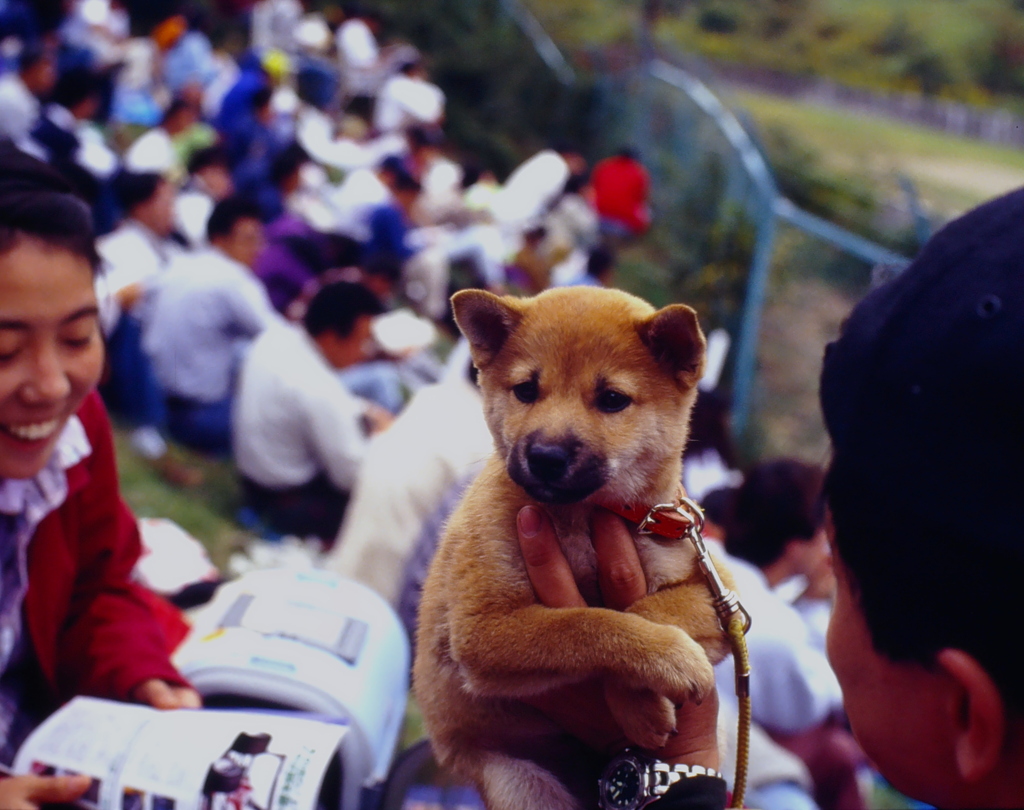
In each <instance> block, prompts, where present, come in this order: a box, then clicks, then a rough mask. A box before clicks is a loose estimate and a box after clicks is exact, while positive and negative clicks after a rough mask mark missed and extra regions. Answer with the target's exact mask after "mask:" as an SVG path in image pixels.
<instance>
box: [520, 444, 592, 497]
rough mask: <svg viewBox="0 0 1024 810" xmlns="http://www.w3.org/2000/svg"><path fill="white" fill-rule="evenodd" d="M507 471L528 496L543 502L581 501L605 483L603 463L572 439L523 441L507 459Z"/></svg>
mask: <svg viewBox="0 0 1024 810" xmlns="http://www.w3.org/2000/svg"><path fill="white" fill-rule="evenodd" d="M508 472H509V475H510V476H511V477H512V480H513V481H515V482H516V483H517V484H519V486H521V487H522V488H523V489H525V490H526V491H527V492H528V493H529V494H530V496H531V497H533V498H535V499H537V500H538V501H543V502H546V503H574V502H576V501H580V500H583V499H584V498H586V497H587V496H588V495H590V494H591V493H592V492H595V491H596V490H598V489H599V488H600V487H601V486H603V485H604V483H605V480H606V474H605V464H604V460H603V459H602V458H600V457H599V456H597V455H595V454H593V453H590V452H588V451H587V449H586V447H585V446H584V445H583V443H582V442H580V441H579V440H578V439H576V438H575V437H568V438H565V439H563V440H561V441H550V440H547V441H546V440H544V439H541V438H539V437H537V436H532V437H529V438H527V439H526V440H525V441H523V442H522V443H521V444H520V445H519V446H518V447H517V448H516V450H515V452H513V453H512V456H511V458H509V460H508Z"/></svg>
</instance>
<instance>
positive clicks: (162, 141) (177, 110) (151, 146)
mask: <svg viewBox="0 0 1024 810" xmlns="http://www.w3.org/2000/svg"><path fill="white" fill-rule="evenodd" d="M198 120H199V110H198V109H197V108H196V106H195V104H193V103H191V102H189V101H187V100H186V99H183V98H176V99H174V100H173V101H171V104H170V106H168V108H167V110H166V111H165V112H164V115H163V119H162V120H161V122H160V126H158V127H153V129H151V130H149V131H148V132H146V133H145V134H144V135H142V136H141V137H139V139H138V140H136V141H135V142H134V143H133V144H132V145H131V146H130V147H129V148H128V151H127V152H126V153H125V156H124V165H125V168H127V169H128V170H130V171H133V172H156V173H157V174H162V175H165V176H170V177H173V178H175V179H176V180H179V181H180V179H181V176H182V175H183V174H184V173H185V172H184V167H183V166H182V165H181V161H180V159H179V158H178V153H177V151H176V150H175V148H174V138H175V137H176V136H178V135H180V134H181V133H183V132H185V131H187V130H188V129H190V128H191V127H192V126H193V125H195V123H196V122H197V121H198Z"/></svg>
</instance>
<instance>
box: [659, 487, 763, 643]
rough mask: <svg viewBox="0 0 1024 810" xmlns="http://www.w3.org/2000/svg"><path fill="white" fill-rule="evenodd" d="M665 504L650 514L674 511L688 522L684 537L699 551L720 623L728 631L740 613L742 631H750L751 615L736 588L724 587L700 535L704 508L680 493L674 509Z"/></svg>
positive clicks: (702, 570)
mask: <svg viewBox="0 0 1024 810" xmlns="http://www.w3.org/2000/svg"><path fill="white" fill-rule="evenodd" d="M662 506H664V504H659V505H658V506H655V507H654V508H653V509H651V513H654V512H657V511H661V512H664V511H672V513H673V514H676V515H679V516H680V517H682V518H683V519H684V520H685V521H686V522H687V523H688V524H689V527H688V528H687V529H686V532H685V534H684V535H683V537H686V538H687V539H688V540H689V541H690V543H691V544H692V545H693V548H694V550H695V551H696V552H697V565H698V566H699V567H700V570H701V573H703V574H704V578H705V579H706V580H707V581H708V587H709V588H710V589H711V595H712V597H713V604H714V606H715V612H716V613H717V614H718V621H719V622H720V623H721V625H722V629H723V630H725V631H727V632H728V629H729V622H730V620H731V619H732V617H733V616H735V615H736V614H739V615H740V616H741V618H742V619H743V633H744V634H746V633H747V632H748V631H749V630H750V614H749V613H747V610H746V608H744V607H743V604H742V603H741V602H740V598H739V596H738V595H737V594H736V591H734V590H732V589H731V588H727V587H726V586H725V583H724V582H723V581H722V576H721V575H720V574H719V573H718V569H717V568H716V567H715V561H714V560H713V559H712V558H711V553H710V552H709V551H708V547H707V544H706V543H705V542H704V536H703V534H701V532H702V531H703V530H704V510H703V509H701V508H700V506H699V505H698V504H697V503H696V502H695V501H692V500H690V499H689V498H687V497H686V496H680V498H679V500H677V501H676V503H674V504H669V506H670V507H671V510H665V509H662V508H661V507H662ZM649 514H650V513H649ZM645 519H646V518H645Z"/></svg>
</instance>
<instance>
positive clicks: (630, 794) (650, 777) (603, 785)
mask: <svg viewBox="0 0 1024 810" xmlns="http://www.w3.org/2000/svg"><path fill="white" fill-rule="evenodd" d="M694 776H711V777H714V778H716V779H721V778H722V775H721V774H720V773H719V772H718V771H716V770H715V769H714V768H705V767H704V766H703V765H669V764H668V763H667V762H662V761H661V760H660V759H655V758H654V757H651V756H648V755H647V754H645V753H643V752H642V751H638V750H636V749H635V748H627V749H626V750H625V751H623V752H622V753H621V754H619V755H618V756H616V757H615V758H614V759H613V760H612V761H611V762H609V763H608V766H607V767H606V768H605V769H604V773H602V774H601V779H600V781H598V783H597V787H598V791H599V792H600V794H601V795H600V805H601V810H640V808H641V807H646V806H647V805H649V804H650V803H651V802H655V801H657V800H658V799H660V798H661V797H662V796H664V795H665V793H666V792H667V791H668V789H669V788H670V787H671V786H672V785H674V784H676V782H680V781H682V780H683V779H689V778H692V777H694Z"/></svg>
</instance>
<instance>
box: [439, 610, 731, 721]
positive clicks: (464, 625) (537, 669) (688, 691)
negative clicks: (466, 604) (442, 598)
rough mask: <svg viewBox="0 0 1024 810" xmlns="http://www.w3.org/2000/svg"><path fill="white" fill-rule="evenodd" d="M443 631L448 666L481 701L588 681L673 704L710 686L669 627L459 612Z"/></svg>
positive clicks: (636, 619) (555, 613)
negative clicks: (607, 680) (611, 683)
mask: <svg viewBox="0 0 1024 810" xmlns="http://www.w3.org/2000/svg"><path fill="white" fill-rule="evenodd" d="M450 631H451V652H452V658H453V659H454V661H455V662H456V663H457V664H458V665H459V667H460V669H461V671H462V674H463V676H464V677H465V679H466V683H467V686H468V687H469V689H470V691H471V692H474V693H476V694H478V695H481V696H492V697H520V698H521V697H527V696H529V695H534V694H538V693H540V692H543V691H546V690H548V689H551V688H553V687H556V686H560V685H563V684H566V683H574V682H577V681H581V680H584V679H585V678H587V677H590V676H592V675H594V674H605V675H609V676H611V677H613V678H615V679H616V680H618V681H619V682H621V683H623V684H625V685H626V686H628V687H631V688H635V689H650V690H652V691H653V692H655V693H657V694H658V695H664V696H665V697H667V698H669V699H670V700H672V701H673V702H677V703H678V702H682V701H684V700H688V699H692V698H694V697H697V698H701V697H703V696H704V695H705V694H707V692H708V690H709V689H712V688H713V686H714V673H713V671H712V669H711V664H710V663H709V662H708V658H707V655H705V653H704V651H703V650H702V649H701V648H700V645H698V644H697V643H696V642H695V641H694V640H693V639H692V638H690V637H689V636H688V635H687V634H686V633H684V632H683V631H682V630H680V629H679V628H677V627H672V626H670V625H666V624H655V623H654V622H650V621H648V620H647V619H644V618H642V617H640V616H637V615H634V614H631V613H620V612H618V611H614V610H607V609H605V608H589V607H588V608H548V607H543V606H541V605H529V606H526V607H521V608H518V609H516V610H513V611H512V612H511V613H507V614H489V613H479V612H477V613H470V612H462V613H460V614H459V615H458V616H452V621H451V625H450Z"/></svg>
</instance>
